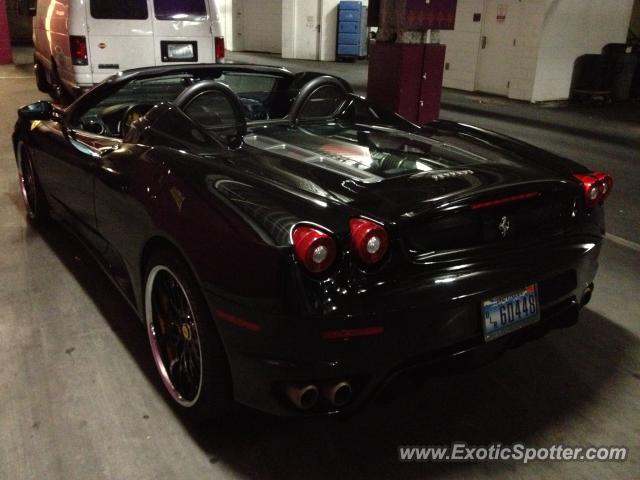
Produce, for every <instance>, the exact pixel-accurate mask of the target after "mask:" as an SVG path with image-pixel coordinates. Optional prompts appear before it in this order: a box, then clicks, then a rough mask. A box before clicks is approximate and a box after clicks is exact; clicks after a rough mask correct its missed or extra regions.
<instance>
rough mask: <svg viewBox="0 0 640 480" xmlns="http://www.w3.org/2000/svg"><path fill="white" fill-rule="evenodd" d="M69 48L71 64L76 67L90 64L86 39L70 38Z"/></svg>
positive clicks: (76, 36)
mask: <svg viewBox="0 0 640 480" xmlns="http://www.w3.org/2000/svg"><path fill="white" fill-rule="evenodd" d="M69 47H70V49H71V63H73V64H74V65H88V64H89V56H88V53H87V39H86V37H84V36H81V35H71V36H69Z"/></svg>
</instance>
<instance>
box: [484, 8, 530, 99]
mask: <svg viewBox="0 0 640 480" xmlns="http://www.w3.org/2000/svg"><path fill="white" fill-rule="evenodd" d="M520 7H521V3H520V2H519V1H518V0H485V2H484V9H483V13H482V31H481V34H480V49H479V51H478V64H477V68H476V81H475V89H476V90H478V91H480V92H485V93H493V94H495V95H504V96H507V95H508V94H509V81H510V78H511V67H512V61H513V52H514V50H513V47H514V46H515V43H514V42H515V39H516V37H517V36H518V28H519V26H520Z"/></svg>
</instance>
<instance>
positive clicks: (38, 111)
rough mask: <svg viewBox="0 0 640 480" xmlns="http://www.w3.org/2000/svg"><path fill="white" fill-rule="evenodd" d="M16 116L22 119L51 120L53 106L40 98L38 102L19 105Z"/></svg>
mask: <svg viewBox="0 0 640 480" xmlns="http://www.w3.org/2000/svg"><path fill="white" fill-rule="evenodd" d="M18 116H19V117H20V118H21V119H23V120H27V121H30V120H52V119H54V117H55V116H56V115H54V108H53V105H52V104H51V102H47V101H46V100H40V101H39V102H35V103H31V104H29V105H25V106H24V107H20V108H19V109H18Z"/></svg>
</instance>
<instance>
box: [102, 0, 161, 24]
mask: <svg viewBox="0 0 640 480" xmlns="http://www.w3.org/2000/svg"><path fill="white" fill-rule="evenodd" d="M91 16H92V17H93V18H99V19H100V18H104V19H121V20H145V19H146V18H148V17H149V11H148V10H147V0H119V1H117V2H114V1H113V0H91Z"/></svg>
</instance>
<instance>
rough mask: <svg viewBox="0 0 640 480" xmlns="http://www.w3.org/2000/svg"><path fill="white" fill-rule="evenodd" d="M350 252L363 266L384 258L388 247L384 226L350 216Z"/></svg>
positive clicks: (373, 263) (387, 237)
mask: <svg viewBox="0 0 640 480" xmlns="http://www.w3.org/2000/svg"><path fill="white" fill-rule="evenodd" d="M349 226H350V229H351V252H352V253H353V255H355V257H356V259H357V260H358V261H359V262H360V263H361V264H363V265H365V266H371V265H375V264H376V263H378V262H380V260H382V259H383V258H384V256H385V255H386V253H387V250H388V249H389V236H388V235H387V231H386V230H385V229H384V227H383V226H382V225H380V224H378V223H375V222H372V221H371V220H365V219H363V218H352V219H351V220H350V221H349Z"/></svg>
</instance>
